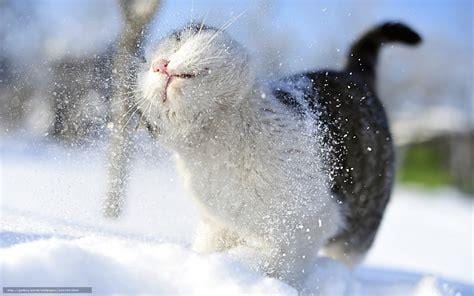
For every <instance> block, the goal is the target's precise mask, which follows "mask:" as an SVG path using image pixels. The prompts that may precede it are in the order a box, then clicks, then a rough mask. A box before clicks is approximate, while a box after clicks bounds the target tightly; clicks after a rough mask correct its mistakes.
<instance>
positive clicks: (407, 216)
mask: <svg viewBox="0 0 474 296" xmlns="http://www.w3.org/2000/svg"><path fill="white" fill-rule="evenodd" d="M241 13H243V14H242V16H240V17H239V18H238V19H237V20H236V21H235V22H234V23H233V24H232V25H231V26H230V27H229V28H228V29H227V31H229V32H230V34H231V35H232V36H234V37H235V39H237V40H238V41H239V42H241V43H242V44H243V45H244V46H245V47H247V48H248V49H249V50H250V52H251V53H252V57H253V59H254V62H255V63H256V64H257V66H258V67H257V69H258V71H259V75H260V78H261V79H264V80H265V79H274V78H277V77H280V76H283V75H285V74H290V73H294V72H298V71H304V70H311V69H318V68H332V69H333V68H335V69H337V68H341V67H342V65H344V62H345V56H346V53H347V51H348V48H349V46H350V44H351V42H352V41H353V40H355V39H356V38H357V37H358V36H359V35H360V34H361V33H362V32H364V31H365V30H367V29H369V28H371V27H372V26H373V25H375V24H377V23H380V22H383V21H386V20H399V21H403V22H405V23H407V24H408V25H410V26H411V27H412V28H414V29H415V30H416V31H418V32H419V33H420V34H421V35H422V36H423V39H424V41H423V44H422V45H421V46H419V47H416V48H412V47H403V46H398V45H394V46H387V47H385V48H384V49H383V50H382V54H381V57H380V60H379V66H378V79H377V87H378V91H379V95H380V97H381V99H382V101H383V103H384V105H385V107H386V110H387V113H388V116H389V118H390V121H391V127H392V132H393V134H394V137H395V140H396V146H397V152H398V174H397V180H398V183H397V186H396V188H395V195H394V198H393V201H392V203H391V204H390V205H389V211H388V214H387V218H386V220H385V221H384V224H383V226H382V232H381V235H380V237H379V238H378V240H377V243H376V245H375V247H374V250H373V252H372V253H371V255H370V256H369V257H368V259H367V260H368V261H367V262H368V263H369V264H374V265H378V266H380V265H383V266H390V267H393V266H398V267H400V268H407V269H412V270H413V269H414V270H420V271H428V272H436V273H439V274H443V275H446V276H448V277H451V278H455V279H458V280H462V281H466V282H471V283H472V282H474V275H473V270H474V268H473V257H472V256H473V254H472V248H473V219H474V218H473V209H474V206H473V200H474V199H473V196H474V177H473V172H474V155H473V154H474V95H473V86H472V85H473V68H474V61H473V59H474V57H473V52H474V42H473V1H471V0H416V1H408V0H343V1H333V0H318V1H310V0H300V1H290V0H258V1H254V0H239V1H230V0H221V1H211V0H201V1H199V0H194V1H191V0H190V1H184V0H173V1H171V0H169V1H161V4H160V5H159V6H158V8H157V11H156V14H155V16H154V17H153V19H152V20H151V24H150V29H149V31H148V34H147V35H146V37H145V42H144V47H143V48H144V50H145V52H146V51H147V50H149V48H150V46H152V45H153V44H154V43H155V42H156V41H157V40H159V39H160V38H161V37H162V36H164V35H165V34H167V33H169V32H170V31H172V30H173V29H175V28H177V27H179V26H182V25H184V24H186V23H187V22H189V21H191V20H196V21H197V22H201V21H202V20H204V21H205V22H206V23H207V24H210V25H214V26H217V27H221V26H222V25H223V24H225V23H226V22H227V21H228V20H230V19H232V18H234V17H236V16H238V15H239V14H241ZM123 28H124V20H123V16H122V15H121V14H120V10H119V7H118V5H117V2H116V1H114V0H101V1H97V0H0V162H1V167H0V181H1V182H0V189H1V190H0V192H1V196H2V198H1V202H2V205H1V209H2V211H1V214H2V216H3V217H2V219H4V220H3V221H2V223H4V224H3V226H2V225H1V224H0V226H2V227H3V230H5V229H7V230H9V231H15V232H16V231H18V232H21V231H28V232H31V231H33V229H36V228H38V229H39V228H41V229H40V230H35V231H40V232H41V231H57V230H58V229H68V230H65V231H64V232H63V234H64V233H67V234H71V233H75V232H74V231H77V229H78V228H81V229H86V230H87V231H105V230H107V231H108V233H109V234H110V233H114V234H116V233H120V234H126V235H127V236H132V237H134V236H138V237H140V238H141V237H142V236H143V237H146V238H150V237H151V238H152V239H157V237H159V238H160V239H161V238H162V237H171V238H173V239H174V240H175V241H180V242H182V241H184V242H186V243H189V241H190V238H189V237H190V236H191V235H192V230H193V227H194V223H195V220H194V219H195V216H194V212H193V209H192V208H191V207H192V206H190V205H189V202H188V201H187V200H186V199H184V198H183V197H182V196H185V195H186V194H187V193H185V192H184V191H183V190H182V189H181V187H182V185H181V183H180V181H178V180H179V178H178V177H177V176H176V174H175V173H174V169H173V166H172V164H170V162H169V161H168V160H169V155H168V154H167V152H166V151H163V150H162V149H161V148H160V147H159V146H156V145H154V144H153V143H152V141H151V140H150V138H149V136H148V134H147V132H146V131H145V130H144V129H139V130H137V132H136V133H135V134H134V136H133V139H132V141H133V145H132V146H133V147H134V153H133V155H134V157H133V164H134V165H132V168H131V170H132V173H131V182H130V186H129V189H128V195H129V196H130V199H129V201H128V202H127V203H128V209H127V211H126V212H125V215H124V216H123V217H122V220H119V221H116V222H110V221H106V220H102V219H103V218H102V216H101V214H100V207H101V201H102V200H103V198H104V196H105V191H106V188H105V187H106V185H105V184H106V175H107V173H106V169H105V167H106V157H105V155H106V150H107V143H108V139H109V136H110V124H109V123H110V121H111V117H112V115H111V112H112V111H111V98H112V96H113V87H114V85H113V81H112V77H113V74H114V71H116V69H115V68H114V63H113V61H114V53H115V48H116V45H117V43H118V40H120V37H121V36H122V34H124V30H123ZM167 172H172V173H167ZM183 209H185V210H183ZM186 209H187V210H186ZM183 211H184V213H185V214H182V213H183ZM18 221H24V222H18ZM47 225H49V226H47ZM51 225H52V226H51ZM71 225H72V226H71ZM60 226H61V227H63V228H61V227H60ZM70 227H72V228H73V229H74V231H71V230H70ZM170 229H172V230H177V231H170ZM0 230H2V229H0ZM407 230H409V231H407ZM176 233H179V235H178V234H176ZM0 234H1V232H0ZM440 254H444V255H440ZM434 258H435V259H434Z"/></svg>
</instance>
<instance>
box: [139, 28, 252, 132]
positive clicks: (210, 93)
mask: <svg viewBox="0 0 474 296" xmlns="http://www.w3.org/2000/svg"><path fill="white" fill-rule="evenodd" d="M147 60H148V64H147V66H146V67H147V68H146V70H145V71H144V72H142V73H140V74H139V78H138V90H139V94H140V98H139V106H140V108H141V110H142V113H143V114H144V116H146V117H147V120H148V121H151V122H155V123H156V124H157V125H159V126H161V128H164V129H173V128H176V127H180V128H185V127H186V126H190V125H194V126H196V125H203V126H204V125H206V122H209V121H212V120H213V118H214V117H215V115H216V112H219V110H221V109H222V108H225V107H226V106H229V105H231V104H238V103H239V100H242V98H243V97H244V96H245V95H246V93H248V91H249V90H250V88H251V87H252V83H253V75H252V71H251V68H250V65H249V56H248V54H247V52H246V50H245V49H244V48H243V47H242V46H240V45H239V44H238V43H237V42H236V41H235V40H233V39H232V38H231V37H230V36H229V35H228V34H227V33H225V32H223V31H222V30H218V29H215V28H212V27H207V26H204V25H196V24H190V25H187V26H185V27H184V28H182V29H180V30H177V31H175V32H173V33H171V34H169V35H168V36H166V37H165V38H163V39H162V40H161V41H160V42H159V43H158V45H157V46H156V47H155V48H154V50H153V51H152V53H151V56H150V57H148V59H147Z"/></svg>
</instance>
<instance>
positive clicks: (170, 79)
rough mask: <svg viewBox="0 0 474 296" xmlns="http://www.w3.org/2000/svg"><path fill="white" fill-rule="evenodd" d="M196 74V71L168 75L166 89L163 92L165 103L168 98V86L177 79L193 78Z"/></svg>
mask: <svg viewBox="0 0 474 296" xmlns="http://www.w3.org/2000/svg"><path fill="white" fill-rule="evenodd" d="M196 76H197V74H194V73H181V74H173V75H169V76H167V79H166V82H165V91H164V94H163V103H164V102H166V101H167V100H168V87H169V86H170V84H171V83H172V82H173V81H174V80H175V79H192V78H194V77H196Z"/></svg>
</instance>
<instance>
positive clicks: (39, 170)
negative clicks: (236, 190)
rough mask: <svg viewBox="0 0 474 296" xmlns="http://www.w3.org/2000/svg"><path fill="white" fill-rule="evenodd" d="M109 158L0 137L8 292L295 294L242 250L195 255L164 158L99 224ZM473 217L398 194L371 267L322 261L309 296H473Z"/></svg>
mask: <svg viewBox="0 0 474 296" xmlns="http://www.w3.org/2000/svg"><path fill="white" fill-rule="evenodd" d="M103 152H104V148H103V147H101V146H100V145H99V147H95V148H90V149H86V150H84V149H75V148H67V149H66V148H64V147H59V146H56V145H52V144H50V143H47V142H38V141H34V142H31V141H13V140H11V139H1V140H0V156H1V167H0V168H1V171H0V176H1V182H0V189H1V190H0V192H1V220H0V262H1V263H0V264H1V270H2V273H1V277H0V282H1V285H2V286H45V285H47V286H75V287H77V286H90V287H92V289H93V293H94V294H97V295H103V294H117V293H119V294H137V293H142V294H143V293H145V294H186V295H188V294H199V295H201V294H205V295H223V294H225V295H236V294H244V293H246V294H260V295H262V294H278V295H297V293H298V292H297V290H296V289H295V288H293V287H290V286H288V285H287V284H285V283H283V282H281V281H278V280H276V279H272V278H269V277H266V276H263V275H260V274H258V273H256V272H255V271H253V270H251V269H250V267H249V266H246V264H245V263H244V262H243V261H241V260H239V256H236V255H238V251H230V252H225V253H214V254H206V255H203V254H197V253H195V252H193V251H191V249H190V244H191V242H192V238H193V231H194V227H195V225H196V213H195V209H194V207H193V204H192V201H191V199H190V197H189V193H188V192H186V191H185V190H184V189H183V186H182V183H181V180H180V178H179V177H178V176H177V175H176V172H175V171H174V167H173V165H172V164H171V162H170V161H169V156H168V155H167V154H166V153H162V152H160V151H159V153H157V154H158V156H153V157H152V156H150V155H148V156H144V157H138V159H136V160H135V164H134V166H133V172H132V179H131V184H130V190H129V199H128V201H127V207H126V209H125V212H124V215H123V216H122V217H121V218H120V219H119V220H117V221H109V220H106V219H104V218H102V217H101V215H100V209H101V201H102V198H103V196H104V192H105V184H106V175H105V158H104V157H103ZM150 159H154V160H156V164H153V161H150ZM473 208H474V204H473V199H472V198H468V197H466V196H464V195H463V194H461V193H459V192H457V191H455V190H452V189H443V190H435V191H428V190H420V189H414V188H403V187H402V188H400V187H398V188H396V190H395V193H394V198H393V200H392V202H391V203H390V205H389V207H388V211H387V214H386V217H385V220H384V222H383V225H382V228H381V232H380V234H379V236H378V238H377V241H376V243H375V245H374V247H373V249H372V250H371V252H370V253H369V255H368V257H367V258H366V260H365V262H364V264H363V265H362V266H360V267H358V268H357V269H355V270H354V271H352V270H350V269H348V268H347V267H346V266H344V265H342V264H341V263H339V262H337V261H334V260H332V259H329V258H323V257H322V258H320V259H318V261H316V262H314V268H313V269H312V270H308V271H305V273H306V274H307V278H306V282H305V283H304V285H303V287H304V288H303V289H304V291H303V292H304V293H305V294H311V293H315V294H319V295H473V286H472V284H473V282H474V277H473V273H474V270H473V265H474V264H473V254H472V253H473V252H472V250H473V240H472V238H473V229H472V228H473V211H474V210H473ZM459 293H461V294H459Z"/></svg>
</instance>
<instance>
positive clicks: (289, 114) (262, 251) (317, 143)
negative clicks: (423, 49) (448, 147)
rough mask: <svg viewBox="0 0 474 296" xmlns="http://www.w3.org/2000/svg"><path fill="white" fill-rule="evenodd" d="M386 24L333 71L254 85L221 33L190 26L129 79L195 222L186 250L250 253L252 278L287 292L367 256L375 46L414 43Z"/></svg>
mask: <svg viewBox="0 0 474 296" xmlns="http://www.w3.org/2000/svg"><path fill="white" fill-rule="evenodd" d="M420 41H421V37H420V36H419V35H418V34H417V33H416V32H414V31H413V30H412V29H410V28H409V27H408V26H406V25H404V24H401V23H396V22H387V23H384V24H381V25H378V26H376V27H374V28H373V29H372V30H370V31H368V32H366V33H365V34H364V35H363V36H362V37H361V38H360V39H358V41H356V42H355V43H354V44H353V45H352V47H351V49H350V52H349V56H348V61H347V64H346V66H345V68H344V69H343V70H341V71H334V70H320V71H315V72H305V73H299V74H294V75H291V76H288V77H284V78H282V79H280V80H278V81H274V82H270V83H264V82H261V81H260V80H258V79H257V77H256V74H255V72H256V71H255V68H254V66H253V64H252V60H251V57H250V56H249V54H248V52H247V51H246V49H245V48H244V47H243V46H242V45H240V44H239V43H238V42H236V41H235V40H234V39H232V38H231V37H230V36H229V35H228V34H227V33H226V32H224V31H223V30H220V29H216V28H213V27H210V26H206V25H203V24H201V25H199V24H194V23H191V24H188V25H186V26H185V27H184V28H181V29H179V30H177V31H174V32H172V33H171V34H170V35H168V36H166V37H165V38H164V39H162V40H161V41H160V42H159V43H158V45H157V46H156V47H155V48H154V49H153V50H152V54H151V56H150V57H149V58H148V60H150V63H149V64H147V65H146V69H145V70H144V71H142V72H141V73H139V76H138V78H137V86H138V93H139V98H138V99H137V105H138V108H139V110H140V113H141V116H142V117H143V118H144V120H145V122H146V126H147V127H148V129H149V130H150V131H151V132H152V134H153V135H154V136H155V138H156V139H157V141H158V142H159V143H161V144H162V145H163V146H165V147H167V148H168V149H170V150H172V151H174V152H175V154H176V161H177V165H178V168H179V170H180V172H181V174H182V175H183V176H184V179H185V181H186V184H187V186H188V188H190V190H191V192H192V195H193V197H194V200H195V203H196V205H197V208H198V210H199V214H200V222H199V223H200V224H199V226H198V229H197V234H196V241H195V243H194V249H195V250H196V251H199V252H216V251H225V250H229V249H231V248H235V247H239V246H240V247H245V248H248V249H249V250H251V251H252V252H253V254H255V258H256V259H255V258H254V261H252V262H253V264H254V266H255V268H256V269H257V270H260V271H262V272H263V273H265V274H267V275H269V276H273V277H275V278H278V279H281V280H284V281H286V282H288V283H296V282H298V281H299V280H300V279H301V277H302V273H303V271H304V270H305V268H308V267H309V266H308V265H310V264H311V262H313V260H314V258H315V257H316V256H317V254H318V251H319V250H321V249H324V250H325V252H326V253H327V254H328V255H330V256H332V257H334V258H337V259H339V260H341V261H343V262H345V263H346V264H348V265H353V264H356V263H357V262H359V261H360V260H361V259H362V258H363V256H364V254H365V253H366V252H367V250H368V249H369V248H370V246H371V245H372V243H373V241H374V238H375V235H376V232H377V229H378V227H379V225H380V222H381V219H382V217H383V213H384V211H385V207H386V205H387V203H388V201H389V198H390V193H391V189H392V185H393V181H394V148H393V144H392V137H391V134H390V129H389V125H388V120H387V117H386V114H385V111H384V108H383V106H382V104H381V102H380V101H379V99H378V98H377V95H376V90H375V88H376V87H375V82H376V71H375V70H376V64H377V57H378V53H379V50H380V48H381V47H382V45H384V44H386V43H391V42H401V43H404V44H408V45H415V44H418V43H420Z"/></svg>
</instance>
